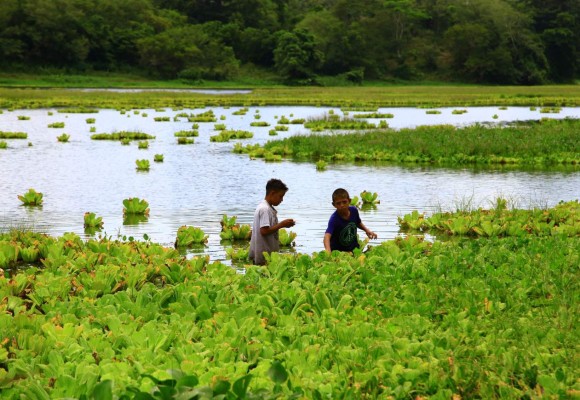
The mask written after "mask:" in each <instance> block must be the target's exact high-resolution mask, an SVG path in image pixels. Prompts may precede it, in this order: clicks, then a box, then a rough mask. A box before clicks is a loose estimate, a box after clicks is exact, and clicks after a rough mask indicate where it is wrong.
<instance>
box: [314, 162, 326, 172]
mask: <svg viewBox="0 0 580 400" xmlns="http://www.w3.org/2000/svg"><path fill="white" fill-rule="evenodd" d="M327 167H328V163H327V162H326V161H324V160H318V161H316V170H317V171H325V170H326V168H327Z"/></svg>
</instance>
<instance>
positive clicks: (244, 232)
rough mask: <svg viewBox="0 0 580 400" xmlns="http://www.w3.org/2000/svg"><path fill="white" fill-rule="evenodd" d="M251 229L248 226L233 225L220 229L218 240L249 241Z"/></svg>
mask: <svg viewBox="0 0 580 400" xmlns="http://www.w3.org/2000/svg"><path fill="white" fill-rule="evenodd" d="M251 236H252V227H251V226H250V225H248V224H242V225H240V224H235V225H233V226H231V227H227V228H222V231H221V232H220V238H221V239H222V240H250V238H251Z"/></svg>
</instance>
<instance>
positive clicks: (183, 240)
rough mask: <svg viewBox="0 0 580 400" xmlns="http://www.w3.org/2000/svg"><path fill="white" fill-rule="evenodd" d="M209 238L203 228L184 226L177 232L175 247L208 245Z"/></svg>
mask: <svg viewBox="0 0 580 400" xmlns="http://www.w3.org/2000/svg"><path fill="white" fill-rule="evenodd" d="M208 237H209V236H208V235H206V234H205V232H204V231H203V230H202V229H201V228H197V227H195V226H186V225H183V226H182V227H180V228H179V229H178V230H177V238H176V240H175V247H189V246H191V245H194V244H201V243H206V242H207V239H208Z"/></svg>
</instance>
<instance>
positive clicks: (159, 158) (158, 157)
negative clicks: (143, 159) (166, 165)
mask: <svg viewBox="0 0 580 400" xmlns="http://www.w3.org/2000/svg"><path fill="white" fill-rule="evenodd" d="M153 161H155V162H163V154H155V155H154V156H153Z"/></svg>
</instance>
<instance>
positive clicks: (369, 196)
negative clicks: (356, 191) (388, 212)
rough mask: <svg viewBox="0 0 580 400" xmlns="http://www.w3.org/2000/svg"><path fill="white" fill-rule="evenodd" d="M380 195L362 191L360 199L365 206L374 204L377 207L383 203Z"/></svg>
mask: <svg viewBox="0 0 580 400" xmlns="http://www.w3.org/2000/svg"><path fill="white" fill-rule="evenodd" d="M378 197H379V195H378V193H372V192H367V191H366V190H364V191H362V192H361V194H360V198H361V200H362V203H363V205H364V204H372V205H376V204H379V203H380V202H381V201H380V200H379V199H378Z"/></svg>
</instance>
